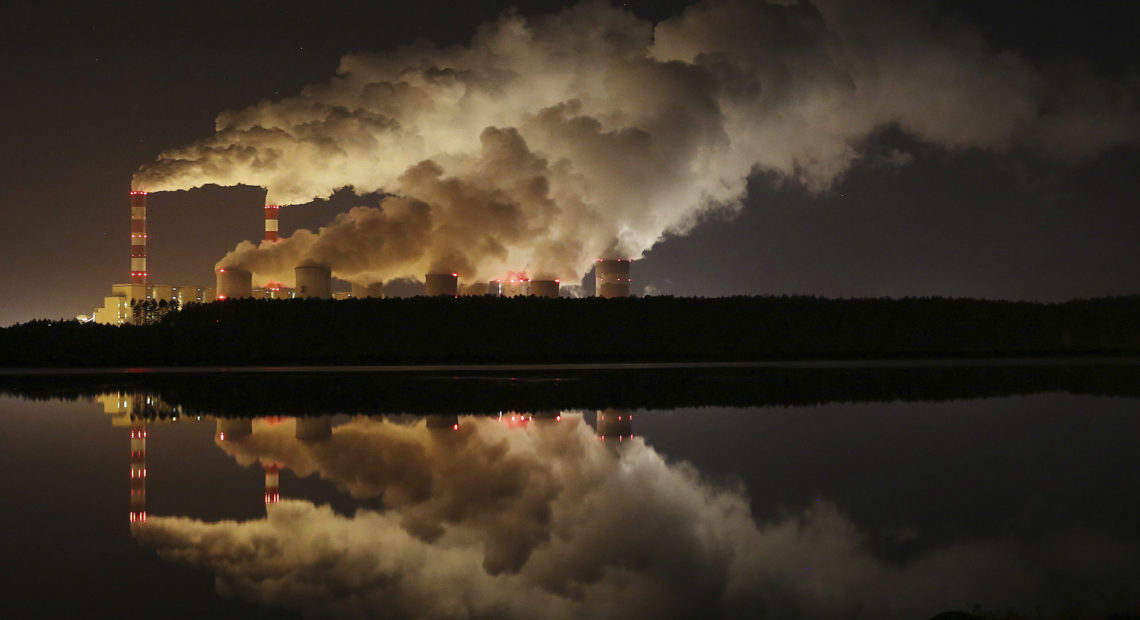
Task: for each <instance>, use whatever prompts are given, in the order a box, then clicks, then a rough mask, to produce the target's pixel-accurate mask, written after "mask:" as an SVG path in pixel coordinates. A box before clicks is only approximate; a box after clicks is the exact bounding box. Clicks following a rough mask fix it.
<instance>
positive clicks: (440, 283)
mask: <svg viewBox="0 0 1140 620" xmlns="http://www.w3.org/2000/svg"><path fill="white" fill-rule="evenodd" d="M424 293H425V294H426V295H427V296H428V297H436V296H447V297H458V296H459V274H458V273H429V274H427V275H426V276H424Z"/></svg>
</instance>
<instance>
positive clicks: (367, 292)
mask: <svg viewBox="0 0 1140 620" xmlns="http://www.w3.org/2000/svg"><path fill="white" fill-rule="evenodd" d="M352 296H353V297H356V298H358V299H363V298H365V297H376V298H383V297H384V285H383V284H381V283H379V282H373V283H371V284H357V283H356V282H353V283H352Z"/></svg>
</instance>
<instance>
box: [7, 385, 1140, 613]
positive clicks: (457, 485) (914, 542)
mask: <svg viewBox="0 0 1140 620" xmlns="http://www.w3.org/2000/svg"><path fill="white" fill-rule="evenodd" d="M540 375H541V373H540ZM257 378H258V379H259V380H260V379H262V378H264V380H265V381H276V380H277V379H271V378H270V375H259V376H258V377H257ZM450 380H455V378H451V379H450ZM541 380H542V379H541V377H540V378H539V379H533V380H532V383H533V382H534V381H538V382H540V383H541ZM596 380H597V379H596V378H590V379H582V380H581V381H596ZM845 380H846V379H845ZM60 381H61V382H63V383H66V381H67V379H66V378H63V379H60ZM202 381H203V382H205V383H206V385H205V387H206V388H208V387H209V381H210V379H209V378H203V379H202ZM322 381H327V383H328V386H329V389H328V390H327V392H326V393H324V394H323V395H322V397H324V398H328V399H332V400H335V399H336V398H337V393H338V389H337V379H336V376H335V375H328V374H326V375H325V377H324V379H322ZM61 385H62V384H61ZM179 385H180V387H179V390H181V392H180V393H186V394H192V390H188V389H187V388H186V387H185V384H184V383H180V384H179ZM463 385H464V386H466V387H464V389H479V386H480V385H481V384H480V383H479V382H476V381H469V382H467V383H464V384H463ZM726 385H727V384H726ZM471 386H474V387H471ZM1045 388H1046V389H1044V390H1043V391H1033V390H1020V391H1019V394H1018V395H1009V396H991V397H985V398H970V399H960V400H958V399H953V398H948V397H946V396H945V395H943V396H940V397H939V398H942V400H936V401H933V402H910V401H905V400H894V401H890V402H833V401H834V398H833V397H829V398H820V399H819V400H820V402H821V403H822V404H805V405H802V406H743V407H734V408H724V407H691V406H685V407H681V408H672V409H670V408H656V409H599V408H590V409H563V408H555V409H545V410H532V411H530V412H529V413H525V414H520V413H517V412H516V413H514V414H512V412H510V411H504V412H503V414H502V416H500V415H498V414H491V415H463V414H458V415H452V414H447V415H436V416H431V415H428V416H424V415H412V414H401V413H398V412H396V411H389V412H377V411H374V410H369V411H368V412H367V414H366V415H365V414H360V415H349V414H341V415H333V416H309V417H297V415H292V416H285V415H281V412H280V411H278V410H275V409H277V408H278V407H277V406H271V407H270V408H268V409H267V410H265V411H263V412H262V413H261V415H258V416H254V417H251V418H235V417H230V418H215V417H214V416H213V415H211V414H210V412H208V411H203V410H201V409H200V408H194V407H190V406H188V405H187V404H186V402H179V401H178V399H177V398H172V397H171V392H170V390H167V391H166V392H164V393H162V394H161V395H160V393H159V391H155V392H151V393H148V392H146V391H144V390H134V389H133V390H130V391H119V390H114V389H109V390H102V391H100V390H98V389H94V388H91V387H87V388H85V389H84V391H83V392H82V393H81V394H79V395H78V396H79V398H78V400H61V399H52V398H46V399H44V400H38V399H37V400H32V399H27V398H25V397H22V396H18V395H14V394H19V393H20V392H19V390H15V391H13V390H9V391H8V395H6V396H0V425H2V427H0V428H2V429H3V431H4V432H3V435H2V436H0V466H2V468H3V469H2V471H3V472H5V473H4V476H3V478H2V482H0V492H2V493H3V497H4V503H3V508H0V532H2V533H0V545H2V549H0V552H2V557H3V558H4V564H5V566H6V568H8V571H6V572H8V573H9V576H8V577H7V578H6V579H5V581H4V583H3V586H2V588H3V598H2V601H0V605H2V607H0V611H3V612H4V613H3V614H0V615H3V617H33V616H49V617H50V616H72V617H75V616H92V615H102V616H112V615H113V616H122V617H127V616H138V617H149V616H158V615H163V616H171V617H226V616H230V617H260V616H267V617H276V616H282V617H292V616H302V617H307V616H318V617H326V616H329V617H391V618H404V617H441V618H449V617H487V618H492V617H493V618H516V617H517V618H538V617H541V618H606V617H611V618H662V617H664V618H673V617H741V618H757V617H765V618H919V619H922V618H930V617H932V616H934V615H935V614H937V613H939V612H943V611H948V610H964V611H971V610H982V611H983V612H986V613H990V614H994V615H997V614H998V612H1002V611H1004V610H1007V609H1016V610H1018V611H1019V612H1020V613H1021V614H1022V615H1023V617H1030V618H1037V617H1040V618H1059V617H1066V618H1072V617H1077V618H1107V617H1109V616H1111V615H1112V614H1137V613H1140V587H1138V584H1140V526H1138V525H1137V523H1138V522H1140V518H1138V517H1140V496H1138V495H1140V494H1137V492H1136V491H1137V489H1138V488H1140V460H1138V459H1137V457H1136V446H1137V439H1138V437H1140V407H1138V406H1140V399H1137V398H1134V397H1121V396H1104V395H1089V394H1074V393H1068V392H1066V391H1058V390H1055V389H1050V388H1049V386H1045ZM280 389H281V390H282V391H286V392H287V385H282V386H280ZM615 389H617V388H615ZM725 389H731V388H728V387H726V388H725ZM797 389H799V388H797ZM963 391H964V393H970V394H973V393H974V392H975V391H976V386H963ZM62 392H64V393H65V395H66V396H67V397H68V398H69V399H70V398H74V397H75V396H76V394H74V393H71V392H67V390H62ZM47 393H51V390H47V391H45V390H44V389H43V388H42V386H40V387H39V388H37V391H36V394H37V395H38V396H37V398H45V396H44V394H47ZM590 394H594V392H590ZM810 396H811V395H810V394H809V395H807V396H806V397H805V398H803V400H805V401H810V400H811V398H810ZM190 398H191V400H190V401H187V402H192V401H193V398H192V397H190ZM591 398H594V396H591ZM856 400H858V399H856ZM874 400H884V399H881V398H876V399H874ZM885 400H888V401H889V400H890V399H885ZM148 401H149V402H148ZM244 405H245V406H246V407H249V406H251V404H250V403H244ZM270 405H275V403H270ZM252 406H254V407H256V403H253V404H252ZM132 412H133V413H134V414H135V415H133V416H132ZM290 413H294V414H296V412H290ZM143 414H145V415H148V416H151V418H152V419H150V420H146V419H143V418H142V417H140V416H141V415H143ZM631 416H632V419H631Z"/></svg>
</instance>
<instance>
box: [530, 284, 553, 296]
mask: <svg viewBox="0 0 1140 620" xmlns="http://www.w3.org/2000/svg"><path fill="white" fill-rule="evenodd" d="M559 282H560V280H531V281H530V294H531V295H534V296H535V297H558V284H559Z"/></svg>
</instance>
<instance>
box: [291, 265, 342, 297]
mask: <svg viewBox="0 0 1140 620" xmlns="http://www.w3.org/2000/svg"><path fill="white" fill-rule="evenodd" d="M293 271H294V273H296V274H297V285H296V286H295V287H293V291H294V293H295V294H296V295H297V297H298V298H300V299H305V298H320V299H332V269H329V268H328V267H327V266H325V265H309V266H302V267H297V268H296V269H294V270H293Z"/></svg>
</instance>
